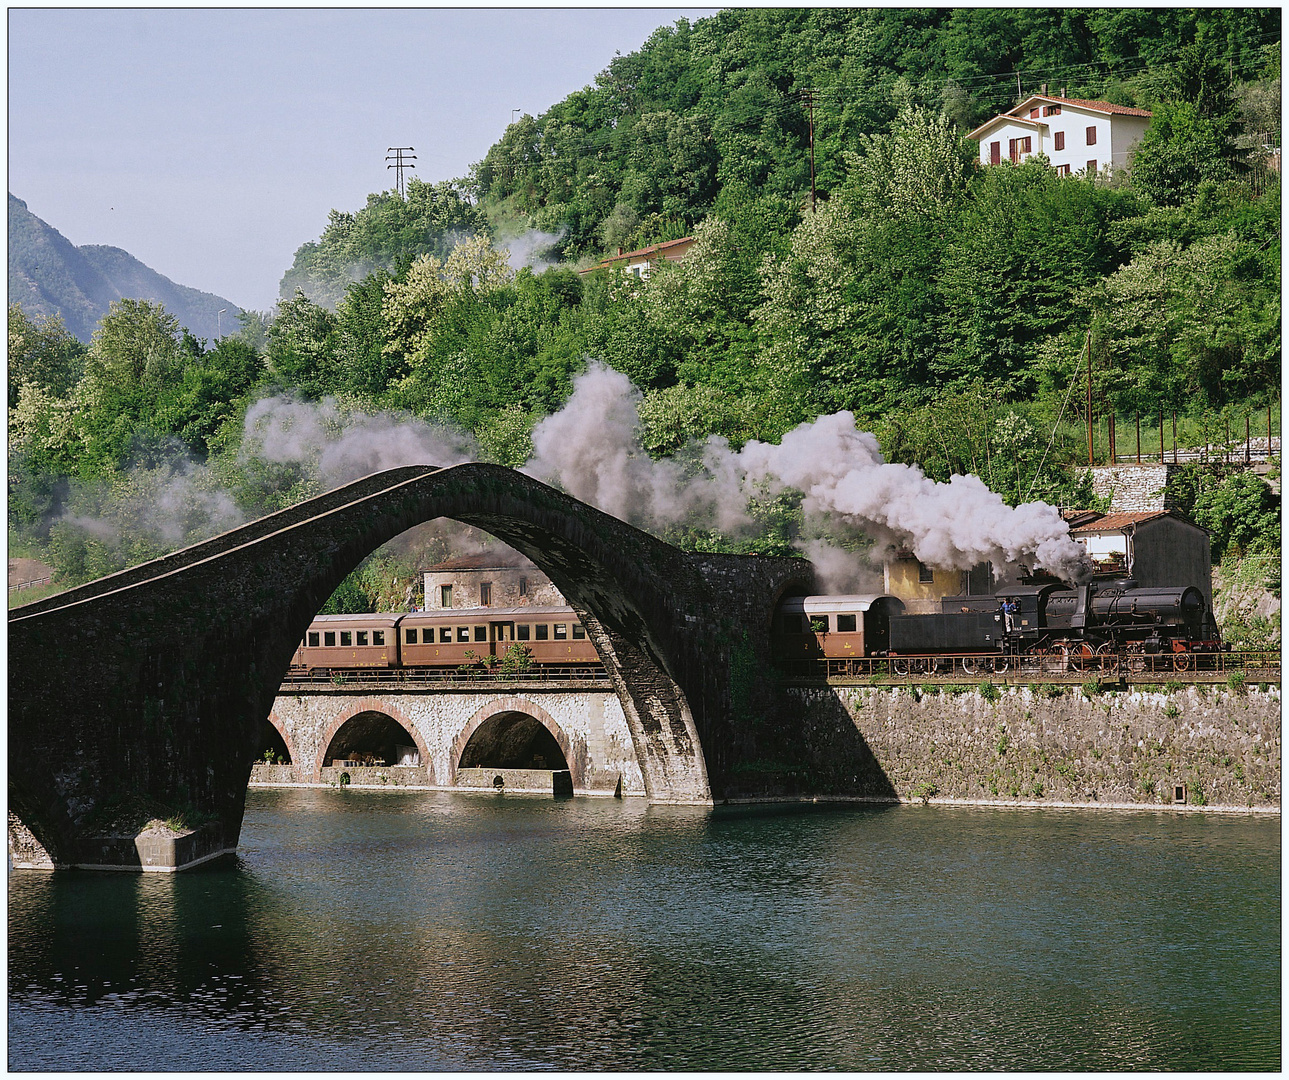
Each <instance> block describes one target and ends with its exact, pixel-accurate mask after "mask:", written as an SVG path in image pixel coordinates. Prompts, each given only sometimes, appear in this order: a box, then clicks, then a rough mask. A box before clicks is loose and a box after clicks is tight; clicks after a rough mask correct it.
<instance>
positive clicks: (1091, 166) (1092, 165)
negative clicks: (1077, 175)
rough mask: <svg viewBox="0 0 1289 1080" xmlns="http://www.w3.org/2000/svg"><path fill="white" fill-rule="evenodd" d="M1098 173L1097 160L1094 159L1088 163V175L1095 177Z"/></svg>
mask: <svg viewBox="0 0 1289 1080" xmlns="http://www.w3.org/2000/svg"><path fill="white" fill-rule="evenodd" d="M1096 172H1097V159H1096V158H1093V159H1092V160H1091V161H1089V162H1088V175H1089V176H1095V175H1096Z"/></svg>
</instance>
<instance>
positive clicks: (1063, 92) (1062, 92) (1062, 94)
mask: <svg viewBox="0 0 1289 1080" xmlns="http://www.w3.org/2000/svg"><path fill="white" fill-rule="evenodd" d="M1061 97H1065V87H1064V86H1062V87H1061Z"/></svg>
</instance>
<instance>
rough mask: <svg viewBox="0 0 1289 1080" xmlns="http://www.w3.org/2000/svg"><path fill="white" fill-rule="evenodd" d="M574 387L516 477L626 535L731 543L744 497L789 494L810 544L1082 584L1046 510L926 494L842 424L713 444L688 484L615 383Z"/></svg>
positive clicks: (1081, 559) (596, 370)
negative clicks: (631, 528) (845, 541)
mask: <svg viewBox="0 0 1289 1080" xmlns="http://www.w3.org/2000/svg"><path fill="white" fill-rule="evenodd" d="M573 387H574V389H573V395H572V397H571V398H570V399H569V401H568V404H566V405H565V406H564V408H563V409H561V410H560V411H559V412H557V413H555V414H553V415H552V416H549V417H547V418H546V419H545V420H543V421H542V422H541V423H540V424H538V425H537V427H536V428H535V429H534V431H533V448H534V455H533V458H532V459H531V460H530V461H529V462H528V463H527V464H526V465H525V466H524V470H523V471H525V472H527V473H529V474H530V475H532V476H534V477H536V478H538V479H540V480H545V481H548V482H553V483H557V484H559V485H560V486H562V487H563V488H564V490H566V491H567V492H568V493H569V494H571V495H573V496H574V497H575V498H578V499H581V500H582V501H584V502H588V503H590V504H591V505H593V506H597V507H599V508H600V509H601V510H604V511H605V512H606V513H610V514H612V515H614V516H615V517H619V518H622V519H623V520H626V521H630V522H632V523H634V524H637V525H642V526H644V527H653V528H656V527H659V526H663V525H668V524H678V523H680V522H682V521H689V522H690V523H691V524H704V523H711V524H714V525H715V527H717V528H719V529H721V531H724V532H736V531H739V530H740V529H742V528H745V527H746V526H747V525H748V524H749V517H748V514H747V502H748V498H749V497H750V496H752V495H754V494H757V493H761V492H768V493H770V494H776V493H778V492H781V491H783V490H784V489H787V488H791V489H795V490H797V491H800V492H802V493H803V494H804V496H805V501H804V503H803V510H804V511H805V515H806V520H807V523H811V524H814V525H817V526H819V527H820V531H836V530H837V528H839V527H840V528H843V529H849V530H852V531H853V530H859V531H862V532H863V533H865V534H866V535H868V536H869V537H871V538H872V539H873V540H875V541H876V542H877V544H878V547H879V549H890V548H896V547H907V548H909V549H910V550H912V551H913V553H914V554H915V555H916V556H917V557H918V558H919V559H920V560H921V561H923V562H925V563H927V564H928V565H931V566H936V567H939V568H941V569H946V570H949V569H952V570H966V569H970V568H971V567H973V566H975V565H977V564H978V563H981V562H985V561H990V562H992V563H993V564H994V566H995V568H996V569H997V570H999V571H1000V572H1003V573H1005V572H1006V571H1007V568H1009V567H1015V566H1016V565H1017V564H1020V563H1025V564H1027V565H1029V566H1031V567H1037V568H1042V569H1046V570H1049V571H1051V572H1052V573H1054V574H1056V575H1057V576H1059V577H1062V578H1064V579H1066V580H1075V579H1077V578H1079V577H1081V576H1083V575H1084V574H1085V573H1086V572H1087V570H1088V562H1087V556H1086V554H1085V552H1084V549H1083V548H1082V547H1081V546H1080V545H1079V544H1077V543H1076V542H1075V541H1073V540H1071V539H1070V536H1069V529H1068V527H1067V526H1066V524H1065V522H1064V521H1063V520H1062V519H1061V516H1060V513H1059V512H1058V511H1057V510H1056V508H1055V507H1053V506H1049V505H1047V504H1046V503H1041V502H1031V503H1025V504H1023V505H1021V506H1017V507H1010V506H1008V505H1007V504H1006V503H1005V502H1003V500H1002V497H1001V496H999V495H998V494H996V493H995V492H992V491H990V490H989V489H988V488H987V487H986V486H985V484H984V482H983V481H982V480H980V479H979V478H978V477H975V476H954V477H952V478H951V479H950V480H949V482H948V483H939V482H937V481H934V480H932V479H930V478H929V477H927V476H926V475H925V474H924V473H923V472H922V470H921V469H919V468H917V467H916V466H912V465H901V464H895V463H890V462H887V461H886V460H885V459H884V458H883V456H882V453H881V449H880V447H879V446H878V443H877V438H876V437H875V436H874V435H873V434H871V433H870V432H865V431H860V430H859V429H858V428H857V427H856V426H855V417H854V415H853V414H852V413H849V412H838V413H833V414H832V415H830V416H821V417H819V418H818V419H817V420H814V421H812V422H810V423H805V424H801V425H799V426H798V427H796V428H794V429H793V430H791V431H789V432H788V433H787V434H786V435H785V436H784V437H783V439H782V441H781V442H780V443H779V444H777V445H775V444H772V443H764V442H759V441H756V440H753V441H751V442H749V443H747V444H746V445H745V446H744V447H743V449H742V450H740V451H738V452H735V451H733V450H731V449H730V447H729V444H728V443H727V442H726V440H724V439H723V438H719V437H715V436H713V437H711V438H709V439H708V440H707V441H706V443H705V444H703V446H702V447H701V468H699V469H698V470H696V471H695V470H693V469H686V468H684V467H683V466H682V464H681V463H680V462H679V461H678V460H676V459H674V458H665V459H663V460H661V461H654V460H652V459H651V458H650V457H649V456H648V454H647V453H646V452H645V451H644V449H643V447H642V446H641V441H640V419H639V416H638V413H637V408H638V405H639V402H640V392H639V391H638V390H637V389H636V388H635V387H634V386H632V385H631V383H630V381H629V380H628V379H627V378H626V376H624V375H622V374H620V373H619V372H616V371H612V370H611V369H609V368H606V367H603V366H602V365H598V364H592V365H591V367H590V368H589V369H588V371H587V372H586V373H585V374H584V375H581V376H579V377H578V378H577V379H575V380H574V384H573ZM814 551H815V554H816V555H818V557H819V558H820V559H823V560H824V561H825V563H826V564H827V565H828V566H829V568H830V570H829V573H830V576H832V577H833V578H834V579H841V578H849V579H851V580H859V578H860V576H861V574H860V570H861V568H860V567H859V566H858V565H856V564H854V563H853V560H852V562H851V564H850V568H849V570H847V569H845V567H846V565H847V560H846V558H845V557H844V555H845V553H844V552H841V551H840V549H837V548H825V547H824V546H816V547H815V548H814ZM827 552H833V553H835V554H829V553H827ZM817 565H818V564H817ZM869 580H871V579H869Z"/></svg>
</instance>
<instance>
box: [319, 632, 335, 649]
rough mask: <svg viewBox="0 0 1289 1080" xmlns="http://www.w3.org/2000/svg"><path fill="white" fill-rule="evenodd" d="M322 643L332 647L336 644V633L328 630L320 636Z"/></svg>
mask: <svg viewBox="0 0 1289 1080" xmlns="http://www.w3.org/2000/svg"><path fill="white" fill-rule="evenodd" d="M322 642H323V644H324V645H328V646H334V645H335V643H336V632H335V631H334V630H328V631H327V632H326V633H325V634H323V635H322Z"/></svg>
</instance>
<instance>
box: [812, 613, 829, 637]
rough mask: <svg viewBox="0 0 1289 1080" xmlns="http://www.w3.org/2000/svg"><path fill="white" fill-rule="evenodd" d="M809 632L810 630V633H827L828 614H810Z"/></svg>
mask: <svg viewBox="0 0 1289 1080" xmlns="http://www.w3.org/2000/svg"><path fill="white" fill-rule="evenodd" d="M810 632H811V633H812V634H826V633H828V616H827V615H811V616H810Z"/></svg>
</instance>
